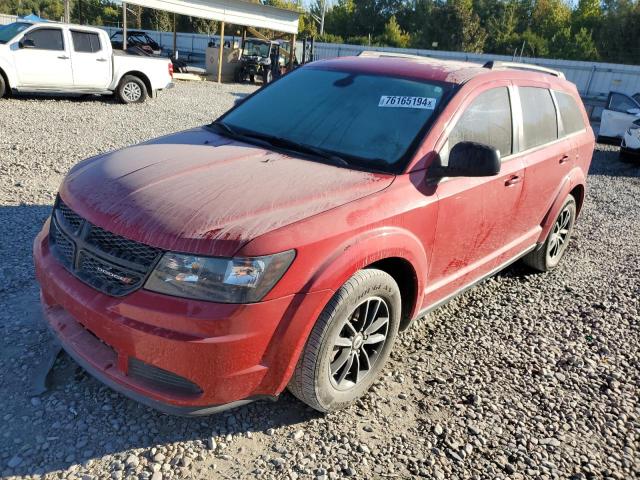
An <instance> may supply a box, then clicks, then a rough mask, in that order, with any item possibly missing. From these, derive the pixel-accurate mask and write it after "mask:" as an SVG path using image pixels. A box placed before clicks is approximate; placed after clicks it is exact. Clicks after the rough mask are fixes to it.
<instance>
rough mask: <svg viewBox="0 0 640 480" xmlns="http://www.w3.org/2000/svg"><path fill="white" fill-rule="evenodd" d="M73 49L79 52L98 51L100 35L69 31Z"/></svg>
mask: <svg viewBox="0 0 640 480" xmlns="http://www.w3.org/2000/svg"><path fill="white" fill-rule="evenodd" d="M71 39H72V40H73V49H74V51H76V52H81V53H95V52H99V51H100V36H99V35H98V34H97V33H92V32H80V31H76V30H72V31H71Z"/></svg>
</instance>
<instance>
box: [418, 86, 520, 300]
mask: <svg viewBox="0 0 640 480" xmlns="http://www.w3.org/2000/svg"><path fill="white" fill-rule="evenodd" d="M496 83H497V84H498V85H499V84H500V83H503V85H502V86H496ZM496 83H493V84H492V85H491V87H489V88H488V89H486V90H484V91H482V92H480V93H479V94H478V95H477V96H475V98H473V99H471V100H470V101H469V102H467V103H466V105H464V106H463V107H462V108H463V112H462V114H461V115H460V117H459V118H458V119H457V120H455V126H454V127H453V129H452V130H451V131H450V132H449V134H448V138H447V140H446V141H445V142H444V144H443V146H442V147H441V148H440V150H439V156H440V162H441V164H442V165H446V164H447V162H448V152H449V151H450V150H451V148H453V146H454V145H455V144H456V143H458V142H462V141H472V142H478V143H482V144H485V145H489V146H491V147H494V148H496V149H498V150H499V151H500V156H501V160H502V165H501V170H500V172H499V173H498V174H497V175H495V176H492V177H475V178H472V177H451V178H444V179H441V180H440V181H439V182H438V184H437V186H436V195H437V196H438V220H437V225H436V233H435V239H434V246H433V254H432V258H431V264H430V267H429V276H428V280H427V289H426V291H425V302H426V304H427V305H433V304H435V303H437V302H438V301H441V300H442V299H444V298H447V297H449V296H450V295H453V294H455V293H456V292H457V291H459V290H460V289H462V288H463V287H465V286H467V285H469V284H470V283H471V282H473V281H475V280H477V279H479V278H482V277H484V276H486V275H488V274H489V273H490V272H491V271H492V270H493V269H494V268H496V266H497V265H496V263H497V262H498V258H499V257H500V256H501V255H503V254H508V253H509V251H510V250H517V249H518V248H519V246H520V240H519V239H520V237H521V236H522V233H523V231H524V230H526V228H525V225H523V224H521V223H520V222H519V218H518V215H517V213H518V206H519V201H520V197H521V194H522V187H523V183H524V175H525V169H524V162H523V160H522V157H519V156H514V155H513V154H512V153H513V145H514V134H513V131H514V122H513V115H512V109H511V103H512V101H511V92H510V90H509V88H508V82H500V83H498V82H496Z"/></svg>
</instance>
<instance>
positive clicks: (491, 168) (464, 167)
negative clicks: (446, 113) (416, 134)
mask: <svg viewBox="0 0 640 480" xmlns="http://www.w3.org/2000/svg"><path fill="white" fill-rule="evenodd" d="M441 173H442V174H443V176H446V177H492V176H494V175H497V174H498V173H500V152H499V151H498V150H496V149H495V148H493V147H490V146H488V145H484V144H482V143H476V142H460V143H456V144H455V145H454V147H453V148H452V149H451V152H449V164H448V165H447V166H446V167H442V170H441Z"/></svg>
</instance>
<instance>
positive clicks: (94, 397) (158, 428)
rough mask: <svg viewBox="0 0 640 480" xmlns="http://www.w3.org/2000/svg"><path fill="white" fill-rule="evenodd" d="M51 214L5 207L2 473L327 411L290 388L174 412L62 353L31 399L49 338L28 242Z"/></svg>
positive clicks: (57, 466) (51, 467)
mask: <svg viewBox="0 0 640 480" xmlns="http://www.w3.org/2000/svg"><path fill="white" fill-rule="evenodd" d="M50 212H51V207H50V206H49V205H20V206H4V207H0V225H2V226H3V227H2V237H1V242H0V255H1V256H2V258H4V261H3V265H2V266H0V276H1V279H2V280H3V283H4V284H5V286H6V285H8V286H9V288H7V289H5V290H4V293H0V296H1V297H2V308H1V309H0V404H2V413H0V419H1V420H0V422H1V424H2V429H0V477H5V476H11V475H18V476H30V475H43V474H46V473H49V472H53V471H57V470H66V469H68V468H69V467H71V466H72V465H75V464H82V463H84V462H86V461H89V460H92V459H97V458H100V457H102V456H104V455H110V454H113V455H117V454H119V453H123V454H124V453H125V452H129V453H130V451H131V450H132V449H150V448H151V447H154V446H159V445H165V446H166V445H172V444H178V443H182V442H189V441H198V440H200V441H202V442H203V443H204V444H205V445H206V444H207V443H208V441H209V439H210V438H211V437H212V436H216V437H219V436H220V435H222V436H223V437H224V436H226V435H228V434H232V435H235V434H246V433H247V432H258V431H261V432H266V431H268V430H269V429H271V428H273V429H278V428H280V427H283V426H286V425H292V424H298V423H305V422H307V421H308V420H310V419H312V418H318V417H319V416H320V414H319V413H318V412H316V411H314V410H312V409H310V408H308V407H306V406H305V405H303V404H302V403H301V402H298V401H297V400H295V399H294V398H293V397H292V396H291V395H289V394H288V393H286V392H285V393H284V394H283V395H282V396H281V398H280V400H278V401H277V402H270V401H262V402H255V403H252V404H249V405H246V406H243V407H240V408H237V409H234V410H230V411H227V412H223V413H220V414H217V415H212V416H208V417H199V418H184V417H175V416H167V415H164V414H161V413H159V412H156V411H155V410H152V409H150V408H148V407H145V406H142V405H140V404H138V403H136V402H134V401H132V400H129V399H127V398H126V397H124V396H122V395H120V394H118V393H116V392H114V391H112V390H110V389H109V388H107V387H105V386H104V385H102V384H101V383H100V382H98V381H97V380H95V379H93V378H92V377H90V376H89V375H88V374H86V373H85V372H84V371H83V370H82V369H81V368H80V367H79V366H77V365H76V364H75V363H74V362H73V360H71V359H70V358H69V357H68V356H67V355H66V354H64V353H62V354H60V355H59V356H58V358H57V360H56V362H55V364H54V367H53V369H52V371H51V373H50V375H49V380H50V382H49V390H48V391H46V392H45V393H43V394H41V395H39V396H32V388H33V383H34V378H35V375H36V373H37V371H38V368H39V365H41V364H42V362H43V361H45V363H46V356H47V352H48V351H51V342H52V337H51V335H50V333H49V331H48V329H47V327H46V325H45V324H44V321H43V320H42V317H41V313H40V308H39V297H38V292H39V289H38V286H37V283H36V282H35V279H34V272H33V259H32V255H31V245H32V241H33V238H34V237H35V235H36V234H37V233H38V231H39V230H40V228H41V227H42V224H43V222H44V221H45V220H46V218H47V216H48V215H49V213H50ZM267 433H268V434H269V433H270V432H267ZM217 441H218V442H220V441H221V440H220V438H217ZM222 453H227V452H226V451H225V452H222ZM228 453H232V452H228ZM127 454H128V453H127Z"/></svg>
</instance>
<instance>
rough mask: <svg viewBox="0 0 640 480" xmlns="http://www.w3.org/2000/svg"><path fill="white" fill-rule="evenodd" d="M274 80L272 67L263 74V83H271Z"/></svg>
mask: <svg viewBox="0 0 640 480" xmlns="http://www.w3.org/2000/svg"><path fill="white" fill-rule="evenodd" d="M272 80H273V73H272V72H271V69H268V70H265V71H264V73H263V74H262V83H265V84H267V83H271V82H272Z"/></svg>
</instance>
